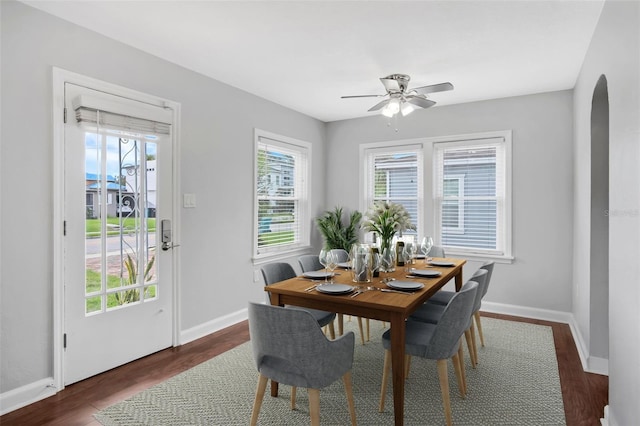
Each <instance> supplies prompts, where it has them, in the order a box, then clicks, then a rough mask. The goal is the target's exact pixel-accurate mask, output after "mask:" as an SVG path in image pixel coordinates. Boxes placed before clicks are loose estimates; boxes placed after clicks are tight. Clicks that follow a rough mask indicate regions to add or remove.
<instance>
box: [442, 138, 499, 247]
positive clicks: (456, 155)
mask: <svg viewBox="0 0 640 426" xmlns="http://www.w3.org/2000/svg"><path fill="white" fill-rule="evenodd" d="M433 155H434V206H435V211H436V227H437V229H436V232H437V233H438V234H439V241H440V244H442V246H444V248H445V249H449V250H450V251H458V252H463V253H464V252H468V253H485V254H493V255H505V247H506V224H507V220H506V211H505V208H506V195H507V194H506V190H505V188H506V185H505V184H506V150H505V140H504V138H490V139H479V140H467V141H457V142H438V143H435V144H434V154H433Z"/></svg>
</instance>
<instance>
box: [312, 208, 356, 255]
mask: <svg viewBox="0 0 640 426" xmlns="http://www.w3.org/2000/svg"><path fill="white" fill-rule="evenodd" d="M361 220H362V213H360V212H359V211H357V210H354V211H353V212H352V213H351V215H349V223H347V224H345V223H343V222H342V207H336V208H335V210H333V211H325V212H324V214H323V215H322V216H320V217H318V218H316V224H317V226H318V230H319V231H320V233H321V234H322V237H323V238H324V247H325V248H326V249H329V250H333V249H344V250H346V251H349V249H351V246H352V245H353V244H355V243H357V242H358V228H359V226H360V221H361Z"/></svg>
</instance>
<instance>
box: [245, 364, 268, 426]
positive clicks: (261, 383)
mask: <svg viewBox="0 0 640 426" xmlns="http://www.w3.org/2000/svg"><path fill="white" fill-rule="evenodd" d="M268 381H269V379H268V378H267V376H264V375H262V374H260V377H259V378H258V388H257V389H256V397H255V399H254V401H253V410H252V411H251V422H250V423H249V424H250V425H251V426H256V425H257V424H258V415H259V414H260V407H261V406H262V399H263V398H264V391H265V389H267V382H268Z"/></svg>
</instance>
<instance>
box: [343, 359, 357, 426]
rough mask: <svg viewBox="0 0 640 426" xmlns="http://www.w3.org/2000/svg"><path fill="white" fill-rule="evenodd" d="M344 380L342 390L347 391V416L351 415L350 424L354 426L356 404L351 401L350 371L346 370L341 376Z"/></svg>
mask: <svg viewBox="0 0 640 426" xmlns="http://www.w3.org/2000/svg"><path fill="white" fill-rule="evenodd" d="M342 381H343V382H344V390H345V392H346V393H347V404H349V416H350V417H351V426H356V424H357V423H356V404H355V403H354V401H353V388H352V387H351V371H347V372H346V373H344V376H342Z"/></svg>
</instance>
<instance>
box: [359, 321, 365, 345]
mask: <svg viewBox="0 0 640 426" xmlns="http://www.w3.org/2000/svg"><path fill="white" fill-rule="evenodd" d="M358 328H359V329H360V341H361V342H362V344H363V345H364V331H363V329H362V318H361V317H358Z"/></svg>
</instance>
